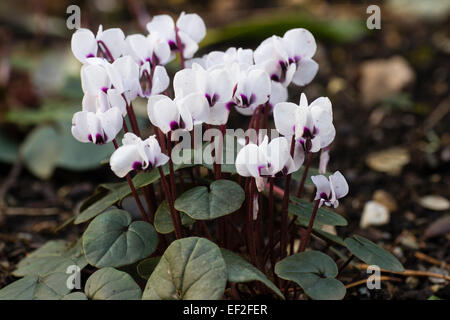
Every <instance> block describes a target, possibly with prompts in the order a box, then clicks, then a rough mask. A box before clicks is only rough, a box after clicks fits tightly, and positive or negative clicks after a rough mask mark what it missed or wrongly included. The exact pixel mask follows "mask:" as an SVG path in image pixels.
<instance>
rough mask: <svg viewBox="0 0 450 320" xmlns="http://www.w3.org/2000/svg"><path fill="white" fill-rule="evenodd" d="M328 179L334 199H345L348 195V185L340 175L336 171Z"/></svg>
mask: <svg viewBox="0 0 450 320" xmlns="http://www.w3.org/2000/svg"><path fill="white" fill-rule="evenodd" d="M329 178H330V183H331V187H332V188H333V190H334V193H335V194H336V198H337V199H340V198H342V197H345V196H346V195H347V193H348V183H347V181H346V180H345V178H344V176H343V175H342V173H340V172H339V171H336V172H335V173H334V174H332V175H331V176H330V177H329Z"/></svg>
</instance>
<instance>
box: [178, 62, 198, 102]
mask: <svg viewBox="0 0 450 320" xmlns="http://www.w3.org/2000/svg"><path fill="white" fill-rule="evenodd" d="M196 77H197V74H196V72H195V71H194V69H190V68H187V69H182V70H180V71H178V72H177V73H175V76H174V78H173V90H174V91H175V98H177V99H181V98H183V97H185V96H187V95H188V94H190V93H193V92H197V91H198V89H197V81H195V80H196Z"/></svg>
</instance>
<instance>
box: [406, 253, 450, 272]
mask: <svg viewBox="0 0 450 320" xmlns="http://www.w3.org/2000/svg"><path fill="white" fill-rule="evenodd" d="M414 256H415V257H416V258H417V259H420V260H423V261H426V262H428V263H431V264H435V265H437V266H439V267H441V268H445V269H450V265H449V264H447V263H445V262H444V261H440V260H438V259H435V258H433V257H430V256H427V255H426V254H424V253H422V252H416V253H415V254H414Z"/></svg>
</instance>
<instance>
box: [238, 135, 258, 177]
mask: <svg viewBox="0 0 450 320" xmlns="http://www.w3.org/2000/svg"><path fill="white" fill-rule="evenodd" d="M258 155H259V150H258V146H257V145H256V144H253V143H250V144H248V145H246V146H244V147H242V149H241V150H240V151H239V153H238V154H237V156H236V161H235V165H236V171H237V173H238V174H239V175H241V176H243V177H250V176H253V177H259V172H258V164H259V161H258V158H259V157H258Z"/></svg>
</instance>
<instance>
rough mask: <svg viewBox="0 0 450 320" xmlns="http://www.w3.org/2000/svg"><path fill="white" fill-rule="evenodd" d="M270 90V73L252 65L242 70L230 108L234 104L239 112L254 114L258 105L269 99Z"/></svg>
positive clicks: (229, 104)
mask: <svg viewBox="0 0 450 320" xmlns="http://www.w3.org/2000/svg"><path fill="white" fill-rule="evenodd" d="M235 65H236V64H235ZM270 91H271V84H270V78H269V75H268V74H267V73H266V72H265V71H264V70H261V69H257V68H255V67H250V68H249V69H248V70H245V71H242V72H240V74H239V78H238V82H237V85H236V86H235V88H234V93H233V99H232V101H231V102H229V103H228V109H230V108H231V107H233V106H234V107H236V110H237V111H238V112H239V113H241V114H244V115H252V114H253V112H254V111H255V109H256V108H257V107H258V106H260V105H262V104H264V103H266V102H267V101H268V100H269V96H270Z"/></svg>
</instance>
